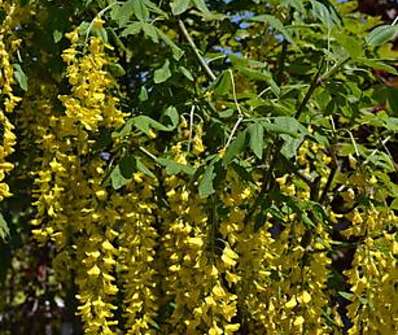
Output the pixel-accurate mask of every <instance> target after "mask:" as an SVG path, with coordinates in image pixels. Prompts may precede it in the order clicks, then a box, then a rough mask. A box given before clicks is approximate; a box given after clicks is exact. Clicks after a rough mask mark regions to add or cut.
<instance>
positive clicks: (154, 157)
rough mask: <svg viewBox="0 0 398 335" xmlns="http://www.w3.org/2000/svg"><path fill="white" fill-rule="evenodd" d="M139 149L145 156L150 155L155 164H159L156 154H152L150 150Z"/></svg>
mask: <svg viewBox="0 0 398 335" xmlns="http://www.w3.org/2000/svg"><path fill="white" fill-rule="evenodd" d="M139 149H140V150H141V151H142V152H143V153H144V154H146V155H148V156H149V157H150V158H152V159H153V160H154V161H155V162H157V161H158V158H157V157H156V156H155V155H154V154H152V153H150V152H149V151H148V150H146V149H145V148H144V147H141V146H140V147H139Z"/></svg>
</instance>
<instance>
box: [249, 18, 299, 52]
mask: <svg viewBox="0 0 398 335" xmlns="http://www.w3.org/2000/svg"><path fill="white" fill-rule="evenodd" d="M250 21H256V22H265V23H268V24H269V25H270V26H271V27H272V28H273V29H274V30H276V31H278V32H280V33H281V34H282V35H283V36H284V37H285V38H286V39H287V40H288V41H289V42H290V43H292V44H294V45H295V43H294V41H293V38H292V36H291V35H290V33H289V31H288V30H287V29H286V28H285V26H284V25H283V23H282V22H281V21H280V20H279V19H278V18H276V17H275V16H272V15H266V14H264V15H258V16H253V17H252V18H250Z"/></svg>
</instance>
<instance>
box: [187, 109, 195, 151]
mask: <svg viewBox="0 0 398 335" xmlns="http://www.w3.org/2000/svg"><path fill="white" fill-rule="evenodd" d="M194 112H195V105H192V107H191V112H190V113H189V139H188V152H190V151H191V144H192V132H193V117H194Z"/></svg>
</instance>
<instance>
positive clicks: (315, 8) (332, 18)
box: [311, 0, 342, 27]
mask: <svg viewBox="0 0 398 335" xmlns="http://www.w3.org/2000/svg"><path fill="white" fill-rule="evenodd" d="M311 4H312V14H313V15H314V17H315V18H317V19H319V20H320V21H321V22H323V23H324V24H325V26H326V27H332V26H334V25H340V24H341V23H342V20H341V17H340V15H339V13H338V12H337V10H336V8H335V7H334V6H333V5H332V4H331V3H330V2H329V1H328V0H311Z"/></svg>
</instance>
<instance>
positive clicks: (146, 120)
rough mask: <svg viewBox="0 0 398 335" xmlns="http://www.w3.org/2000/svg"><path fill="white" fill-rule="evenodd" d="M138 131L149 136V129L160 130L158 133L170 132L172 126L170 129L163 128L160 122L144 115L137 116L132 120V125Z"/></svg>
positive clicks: (172, 127)
mask: <svg viewBox="0 0 398 335" xmlns="http://www.w3.org/2000/svg"><path fill="white" fill-rule="evenodd" d="M132 124H133V125H134V126H135V127H136V128H137V129H138V130H141V131H142V132H144V133H145V134H149V130H150V128H153V129H156V130H160V131H172V130H173V129H174V126H173V125H172V126H171V127H168V126H165V125H163V124H161V123H160V122H158V121H156V120H154V119H152V118H150V117H149V116H146V115H139V116H136V117H134V118H133V123H132Z"/></svg>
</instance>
